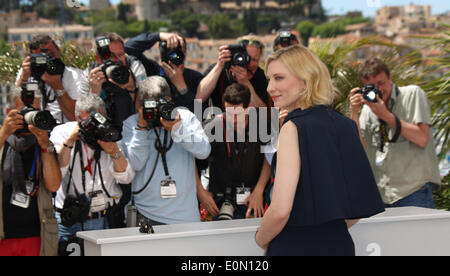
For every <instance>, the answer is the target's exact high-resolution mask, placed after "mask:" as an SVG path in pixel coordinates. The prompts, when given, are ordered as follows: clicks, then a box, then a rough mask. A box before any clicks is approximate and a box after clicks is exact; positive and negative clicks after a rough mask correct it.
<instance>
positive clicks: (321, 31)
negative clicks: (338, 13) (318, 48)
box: [312, 22, 346, 38]
mask: <svg viewBox="0 0 450 276" xmlns="http://www.w3.org/2000/svg"><path fill="white" fill-rule="evenodd" d="M345 33H346V30H345V27H344V26H343V25H342V24H340V23H336V22H331V23H325V24H321V25H319V26H316V27H315V28H314V31H313V33H312V35H313V36H320V37H321V38H328V37H336V36H338V35H340V34H345Z"/></svg>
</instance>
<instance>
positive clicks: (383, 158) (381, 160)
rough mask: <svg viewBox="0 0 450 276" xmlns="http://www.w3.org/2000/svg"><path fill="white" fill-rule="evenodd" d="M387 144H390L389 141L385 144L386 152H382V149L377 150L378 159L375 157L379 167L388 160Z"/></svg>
mask: <svg viewBox="0 0 450 276" xmlns="http://www.w3.org/2000/svg"><path fill="white" fill-rule="evenodd" d="M387 145H388V143H386V145H385V151H386V152H382V151H380V150H379V149H378V150H377V152H376V154H375V157H376V159H375V165H376V166H377V167H381V166H383V165H384V162H385V161H386V156H387V150H386V147H387Z"/></svg>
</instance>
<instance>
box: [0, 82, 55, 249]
mask: <svg viewBox="0 0 450 276" xmlns="http://www.w3.org/2000/svg"><path fill="white" fill-rule="evenodd" d="M38 96H40V95H37V94H36V95H35V97H34V100H33V102H32V104H31V105H32V107H34V108H36V109H39V100H40V99H39V98H38ZM7 99H8V103H7V107H6V113H7V114H8V115H7V117H6V118H5V120H4V122H3V126H2V127H1V129H0V163H1V165H0V168H1V177H0V194H1V195H2V196H0V256H19V255H22V256H23V255H27V256H30V255H31V256H39V255H41V256H44V255H45V256H54V255H56V254H57V249H58V243H57V234H56V233H57V223H56V219H55V213H54V210H53V205H52V193H54V192H56V191H57V190H58V188H59V186H60V183H61V172H60V171H59V166H58V161H57V159H56V155H55V152H54V148H53V145H52V143H51V142H50V140H49V135H48V131H47V130H42V129H39V128H38V127H36V126H33V125H28V127H26V126H25V125H24V116H23V115H21V110H23V107H24V103H23V102H22V100H21V90H20V89H18V88H16V89H13V90H12V91H11V92H10V94H9V95H8V98H7ZM24 127H25V128H27V130H25V128H24ZM19 133H20V134H19Z"/></svg>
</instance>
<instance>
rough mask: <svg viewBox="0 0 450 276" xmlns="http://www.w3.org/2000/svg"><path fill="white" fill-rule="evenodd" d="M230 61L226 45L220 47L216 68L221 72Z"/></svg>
mask: <svg viewBox="0 0 450 276" xmlns="http://www.w3.org/2000/svg"><path fill="white" fill-rule="evenodd" d="M230 60H231V52H230V50H228V45H223V46H220V48H219V57H218V58H217V66H218V67H219V68H220V69H221V70H222V69H223V68H224V67H225V64H226V63H227V62H229V61H230Z"/></svg>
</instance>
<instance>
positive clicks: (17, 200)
mask: <svg viewBox="0 0 450 276" xmlns="http://www.w3.org/2000/svg"><path fill="white" fill-rule="evenodd" d="M11 204H12V205H15V206H18V207H21V208H25V209H26V208H28V207H29V206H30V196H29V195H26V194H24V193H13V194H12V196H11Z"/></svg>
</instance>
